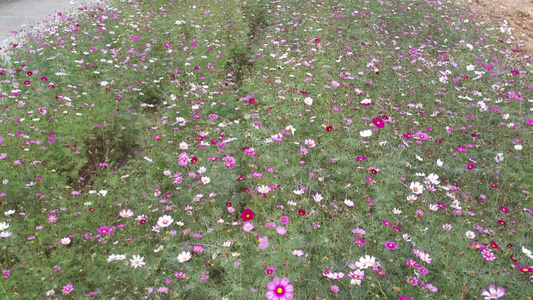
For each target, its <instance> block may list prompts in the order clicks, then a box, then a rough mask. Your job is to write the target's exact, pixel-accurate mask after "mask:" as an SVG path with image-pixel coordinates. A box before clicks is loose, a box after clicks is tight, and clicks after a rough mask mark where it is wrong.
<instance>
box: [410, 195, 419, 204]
mask: <svg viewBox="0 0 533 300" xmlns="http://www.w3.org/2000/svg"><path fill="white" fill-rule="evenodd" d="M416 199H418V198H417V197H416V196H415V195H409V196H407V201H409V203H413V202H415V201H416Z"/></svg>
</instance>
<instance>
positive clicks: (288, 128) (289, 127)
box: [285, 125, 296, 135]
mask: <svg viewBox="0 0 533 300" xmlns="http://www.w3.org/2000/svg"><path fill="white" fill-rule="evenodd" d="M285 130H287V131H288V132H290V133H291V134H292V135H294V132H295V131H296V129H295V128H294V127H292V125H289V126H287V127H285Z"/></svg>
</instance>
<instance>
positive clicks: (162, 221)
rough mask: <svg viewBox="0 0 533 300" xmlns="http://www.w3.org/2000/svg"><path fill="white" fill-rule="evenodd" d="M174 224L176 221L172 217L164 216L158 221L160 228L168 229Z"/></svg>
mask: <svg viewBox="0 0 533 300" xmlns="http://www.w3.org/2000/svg"><path fill="white" fill-rule="evenodd" d="M172 222H174V219H172V217H171V216H167V215H164V216H161V217H159V220H157V225H158V226H160V227H168V226H170V225H171V224H172Z"/></svg>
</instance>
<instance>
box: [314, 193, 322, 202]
mask: <svg viewBox="0 0 533 300" xmlns="http://www.w3.org/2000/svg"><path fill="white" fill-rule="evenodd" d="M313 199H314V200H315V202H320V201H321V200H322V199H324V197H322V195H320V194H318V193H316V194H314V195H313Z"/></svg>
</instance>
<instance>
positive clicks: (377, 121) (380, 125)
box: [372, 118, 385, 128]
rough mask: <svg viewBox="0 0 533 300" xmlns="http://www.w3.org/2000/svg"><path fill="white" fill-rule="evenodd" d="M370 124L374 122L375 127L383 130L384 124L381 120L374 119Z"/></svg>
mask: <svg viewBox="0 0 533 300" xmlns="http://www.w3.org/2000/svg"><path fill="white" fill-rule="evenodd" d="M372 122H374V125H376V127H377V128H383V127H384V126H385V123H384V122H383V120H382V119H381V118H374V119H372Z"/></svg>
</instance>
